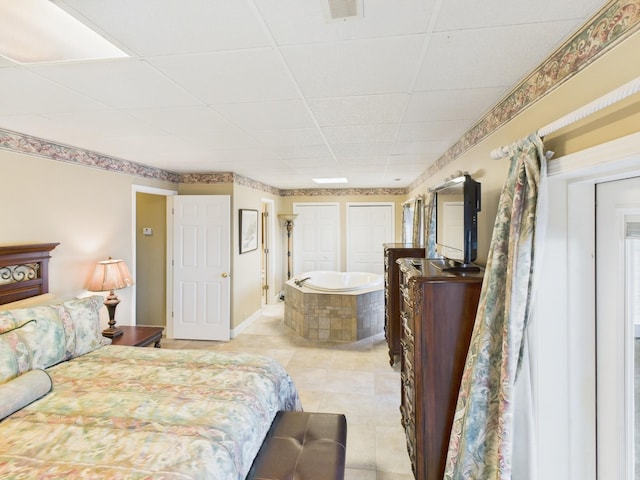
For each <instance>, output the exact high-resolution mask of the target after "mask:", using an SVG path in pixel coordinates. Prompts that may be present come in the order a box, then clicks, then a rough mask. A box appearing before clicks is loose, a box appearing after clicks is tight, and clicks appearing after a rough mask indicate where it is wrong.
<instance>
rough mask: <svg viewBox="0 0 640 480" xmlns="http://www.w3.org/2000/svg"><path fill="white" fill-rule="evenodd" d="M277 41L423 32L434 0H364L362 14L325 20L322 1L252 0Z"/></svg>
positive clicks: (287, 43) (329, 40) (287, 42)
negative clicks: (350, 18) (353, 17)
mask: <svg viewBox="0 0 640 480" xmlns="http://www.w3.org/2000/svg"><path fill="white" fill-rule="evenodd" d="M255 3H256V5H257V6H258V9H259V10H260V13H261V14H262V16H263V18H264V19H265V22H266V23H267V25H268V27H269V30H270V31H271V33H272V34H273V36H274V37H275V39H276V41H277V43H278V44H279V45H292V44H301V43H319V42H331V41H335V40H336V39H341V40H352V39H361V38H372V37H381V36H395V35H407V34H414V33H424V32H426V29H427V25H428V24H429V19H430V16H431V13H432V11H433V5H434V4H435V1H434V0H428V1H425V0H395V1H393V2H389V1H388V0H366V1H365V2H364V3H365V8H364V16H363V18H360V19H354V20H347V21H335V22H332V21H327V20H325V17H324V14H323V8H322V4H321V3H320V2H319V1H318V2H301V1H299V0H255Z"/></svg>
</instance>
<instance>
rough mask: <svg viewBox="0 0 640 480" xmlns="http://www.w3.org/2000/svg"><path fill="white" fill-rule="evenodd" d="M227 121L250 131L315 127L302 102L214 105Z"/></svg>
mask: <svg viewBox="0 0 640 480" xmlns="http://www.w3.org/2000/svg"><path fill="white" fill-rule="evenodd" d="M212 108H214V109H215V110H216V111H218V112H219V113H220V114H221V115H223V116H224V117H225V118H226V119H228V120H229V121H230V122H232V123H233V124H234V125H237V126H238V127H240V128H243V129H245V130H248V131H255V130H279V129H293V128H304V127H314V126H315V124H314V122H313V118H312V117H311V114H310V113H309V110H308V109H307V107H306V105H305V104H304V102H303V101H302V100H283V101H279V102H249V103H226V104H221V105H212Z"/></svg>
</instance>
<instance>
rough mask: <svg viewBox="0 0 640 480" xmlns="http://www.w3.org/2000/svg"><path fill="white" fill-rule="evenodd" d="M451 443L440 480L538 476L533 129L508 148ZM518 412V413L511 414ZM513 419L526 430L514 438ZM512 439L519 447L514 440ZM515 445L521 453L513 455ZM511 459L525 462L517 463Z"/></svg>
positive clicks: (536, 155)
mask: <svg viewBox="0 0 640 480" xmlns="http://www.w3.org/2000/svg"><path fill="white" fill-rule="evenodd" d="M510 153H511V166H510V169H509V173H508V176H507V180H506V182H505V185H504V187H503V190H502V194H501V196H500V201H499V204H498V212H497V215H496V221H495V224H494V230H493V238H492V240H491V246H490V248H489V256H488V258H487V266H486V271H485V278H484V281H483V284H482V291H481V294H480V302H479V305H478V312H477V315H476V321H475V326H474V330H473V334H472V337H471V344H470V346H469V352H468V354H467V360H466V364H465V367H464V373H463V377H462V383H461V386H460V392H459V394H458V403H457V406H456V412H455V416H454V420H453V428H452V431H451V437H450V440H449V450H448V455H447V462H446V467H445V475H444V478H445V480H463V479H464V480H498V479H500V480H510V479H511V478H512V473H513V475H514V476H513V478H517V479H518V480H522V479H527V478H533V477H534V476H535V472H534V468H535V465H534V464H533V460H534V459H535V452H533V451H531V450H530V451H529V452H524V453H523V452H522V449H523V448H525V449H527V448H529V449H533V448H535V443H534V442H533V441H532V438H533V437H534V435H535V432H534V431H533V425H534V424H535V423H534V422H533V420H532V419H533V406H532V405H533V404H532V395H531V392H532V391H531V384H530V381H531V376H530V372H529V368H530V361H529V355H530V352H529V350H528V340H527V325H528V323H529V320H530V318H531V313H532V308H533V302H532V299H533V291H534V289H535V286H534V273H535V268H534V263H537V262H538V261H539V257H540V253H541V249H540V247H539V241H540V239H541V238H544V233H543V232H542V228H543V225H545V223H546V213H545V212H546V209H545V205H546V159H545V156H544V153H543V145H542V140H541V139H540V137H538V135H537V134H533V135H530V136H529V137H527V138H525V139H523V140H520V141H519V142H517V143H515V144H514V145H512V146H511V149H510ZM516 417H517V418H516ZM514 424H517V425H518V428H523V430H524V431H520V430H519V431H518V433H517V437H515V436H514ZM514 439H517V444H514ZM514 449H515V450H516V451H518V450H519V452H518V453H517V455H514ZM514 458H518V459H525V461H528V463H529V464H528V465H522V464H520V463H518V464H517V465H514V462H513V461H514ZM516 472H517V473H516Z"/></svg>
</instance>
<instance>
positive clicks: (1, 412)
mask: <svg viewBox="0 0 640 480" xmlns="http://www.w3.org/2000/svg"><path fill="white" fill-rule="evenodd" d="M51 386H52V382H51V377H49V375H48V374H47V372H45V371H44V370H31V371H29V372H26V373H24V374H23V375H20V376H19V377H17V378H15V379H13V380H11V381H10V382H7V383H5V384H3V385H0V420H2V419H3V418H6V417H8V416H9V415H11V414H12V413H14V412H17V411H18V410H20V409H21V408H23V407H26V406H27V405H29V404H30V403H32V402H35V401H36V400H38V399H39V398H41V397H43V396H45V395H46V394H47V393H49V392H50V391H51Z"/></svg>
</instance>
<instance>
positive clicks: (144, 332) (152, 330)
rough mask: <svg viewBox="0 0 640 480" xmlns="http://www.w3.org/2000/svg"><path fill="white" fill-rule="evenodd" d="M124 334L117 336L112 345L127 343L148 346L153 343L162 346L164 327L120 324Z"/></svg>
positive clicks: (135, 345)
mask: <svg viewBox="0 0 640 480" xmlns="http://www.w3.org/2000/svg"><path fill="white" fill-rule="evenodd" d="M118 328H119V329H120V330H122V335H120V336H118V337H115V338H113V339H112V341H111V345H127V346H131V347H146V346H147V345H151V344H152V343H153V346H154V347H156V348H160V342H161V341H162V332H163V331H164V327H150V326H149V327H148V326H137V325H136V326H131V325H118Z"/></svg>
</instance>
